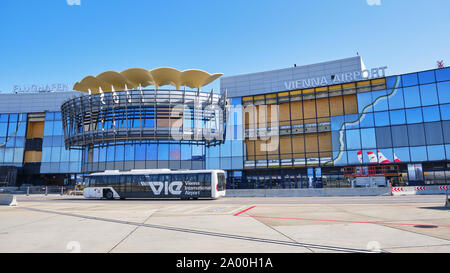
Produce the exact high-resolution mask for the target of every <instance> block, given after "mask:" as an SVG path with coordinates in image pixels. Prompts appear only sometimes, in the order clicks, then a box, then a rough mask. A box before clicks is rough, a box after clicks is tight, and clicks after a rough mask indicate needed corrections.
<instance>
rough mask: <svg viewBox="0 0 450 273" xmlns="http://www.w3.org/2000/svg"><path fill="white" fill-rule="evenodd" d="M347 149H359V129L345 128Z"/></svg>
mask: <svg viewBox="0 0 450 273" xmlns="http://www.w3.org/2000/svg"><path fill="white" fill-rule="evenodd" d="M345 134H346V139H347V150H355V149H361V136H360V132H359V130H346V131H345Z"/></svg>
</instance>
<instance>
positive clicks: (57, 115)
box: [55, 112, 62, 120]
mask: <svg viewBox="0 0 450 273" xmlns="http://www.w3.org/2000/svg"><path fill="white" fill-rule="evenodd" d="M61 119H62V117H61V112H55V120H61Z"/></svg>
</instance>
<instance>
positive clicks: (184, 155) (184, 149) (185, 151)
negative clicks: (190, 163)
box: [181, 144, 192, 160]
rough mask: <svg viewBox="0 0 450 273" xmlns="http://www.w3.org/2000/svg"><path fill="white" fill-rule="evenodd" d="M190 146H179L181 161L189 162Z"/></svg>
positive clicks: (190, 156) (190, 155)
mask: <svg viewBox="0 0 450 273" xmlns="http://www.w3.org/2000/svg"><path fill="white" fill-rule="evenodd" d="M191 158H192V153H191V146H190V145H189V144H181V160H191Z"/></svg>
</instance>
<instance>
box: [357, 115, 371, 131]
mask: <svg viewBox="0 0 450 273" xmlns="http://www.w3.org/2000/svg"><path fill="white" fill-rule="evenodd" d="M359 126H360V127H361V128H367V127H374V118H373V113H367V114H362V116H361V119H360V121H359Z"/></svg>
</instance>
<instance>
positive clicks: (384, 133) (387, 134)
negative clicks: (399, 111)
mask: <svg viewBox="0 0 450 273" xmlns="http://www.w3.org/2000/svg"><path fill="white" fill-rule="evenodd" d="M375 136H376V139H377V147H378V148H390V147H392V135H391V127H379V128H375Z"/></svg>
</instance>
